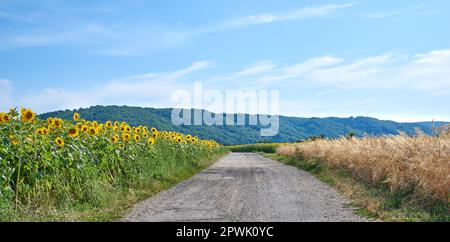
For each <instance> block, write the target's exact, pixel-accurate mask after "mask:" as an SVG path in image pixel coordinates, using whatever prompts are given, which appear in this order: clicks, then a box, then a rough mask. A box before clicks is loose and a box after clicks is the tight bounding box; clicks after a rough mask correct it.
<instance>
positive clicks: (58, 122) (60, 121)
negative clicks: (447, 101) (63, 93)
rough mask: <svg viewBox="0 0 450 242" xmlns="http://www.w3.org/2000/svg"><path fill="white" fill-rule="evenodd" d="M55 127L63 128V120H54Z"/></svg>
mask: <svg viewBox="0 0 450 242" xmlns="http://www.w3.org/2000/svg"><path fill="white" fill-rule="evenodd" d="M53 127H55V128H57V129H60V128H62V119H59V118H55V119H53Z"/></svg>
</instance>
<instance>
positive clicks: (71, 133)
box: [69, 128, 78, 138]
mask: <svg viewBox="0 0 450 242" xmlns="http://www.w3.org/2000/svg"><path fill="white" fill-rule="evenodd" d="M69 136H70V137H72V138H75V137H77V136H78V129H77V128H70V129H69Z"/></svg>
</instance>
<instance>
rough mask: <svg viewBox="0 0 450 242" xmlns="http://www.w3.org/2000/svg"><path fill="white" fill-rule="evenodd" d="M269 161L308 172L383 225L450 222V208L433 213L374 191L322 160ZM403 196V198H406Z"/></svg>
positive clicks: (286, 158) (383, 190) (281, 158)
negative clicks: (388, 223) (384, 223)
mask: <svg viewBox="0 0 450 242" xmlns="http://www.w3.org/2000/svg"><path fill="white" fill-rule="evenodd" d="M263 155H264V156H265V157H267V158H271V159H273V160H277V161H280V162H282V163H285V164H287V165H291V166H294V167H297V168H299V169H302V170H305V171H307V172H309V173H310V174H312V175H313V176H315V177H316V178H318V179H319V180H321V181H323V182H325V183H327V184H328V185H330V186H332V187H335V188H336V189H337V190H339V191H340V192H341V193H342V194H344V196H346V197H348V198H349V199H350V200H351V201H352V204H348V206H349V207H351V208H353V209H355V212H356V213H357V214H359V215H360V216H364V217H367V218H369V219H373V220H382V221H430V222H431V221H445V222H450V215H449V210H448V205H447V206H446V205H442V204H441V205H437V206H435V207H434V208H433V209H432V210H429V209H423V208H421V207H418V206H415V205H413V204H408V203H404V202H402V201H403V199H404V197H403V196H402V194H396V195H393V194H392V193H391V191H389V189H387V188H386V187H374V186H370V185H368V184H367V183H364V182H362V181H359V180H356V179H354V178H353V177H352V174H351V173H350V172H349V171H348V170H346V169H343V168H336V167H330V166H328V165H326V164H325V163H323V162H321V161H320V160H319V159H309V160H306V159H301V158H300V157H292V156H285V155H277V154H263ZM403 195H404V194H403Z"/></svg>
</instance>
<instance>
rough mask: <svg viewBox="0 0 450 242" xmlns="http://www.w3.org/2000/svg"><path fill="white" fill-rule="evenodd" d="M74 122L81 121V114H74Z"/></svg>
mask: <svg viewBox="0 0 450 242" xmlns="http://www.w3.org/2000/svg"><path fill="white" fill-rule="evenodd" d="M73 120H75V121H76V122H78V121H80V114H79V113H74V114H73Z"/></svg>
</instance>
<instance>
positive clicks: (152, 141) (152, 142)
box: [147, 138, 155, 145]
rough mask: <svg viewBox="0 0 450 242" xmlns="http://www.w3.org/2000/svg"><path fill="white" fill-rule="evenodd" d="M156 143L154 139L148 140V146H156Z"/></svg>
mask: <svg viewBox="0 0 450 242" xmlns="http://www.w3.org/2000/svg"><path fill="white" fill-rule="evenodd" d="M154 143H155V139H153V138H149V139H148V140H147V144H149V145H152V144H154Z"/></svg>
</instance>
